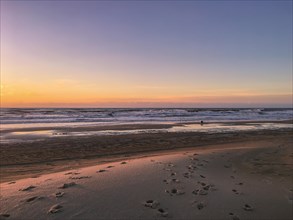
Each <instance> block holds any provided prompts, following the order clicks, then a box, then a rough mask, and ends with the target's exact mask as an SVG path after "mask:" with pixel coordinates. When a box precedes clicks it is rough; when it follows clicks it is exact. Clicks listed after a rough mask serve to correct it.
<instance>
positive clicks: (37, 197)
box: [25, 196, 45, 202]
mask: <svg viewBox="0 0 293 220" xmlns="http://www.w3.org/2000/svg"><path fill="white" fill-rule="evenodd" d="M44 198H45V197H43V196H33V197H30V198H28V199H26V200H25V201H26V202H32V201H35V200H41V199H44Z"/></svg>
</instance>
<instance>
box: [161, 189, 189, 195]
mask: <svg viewBox="0 0 293 220" xmlns="http://www.w3.org/2000/svg"><path fill="white" fill-rule="evenodd" d="M165 192H166V193H168V194H169V195H171V196H172V195H183V194H185V192H184V191H183V190H180V189H175V188H174V189H171V190H168V189H166V190H165Z"/></svg>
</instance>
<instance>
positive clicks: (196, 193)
mask: <svg viewBox="0 0 293 220" xmlns="http://www.w3.org/2000/svg"><path fill="white" fill-rule="evenodd" d="M192 193H193V194H194V195H201V196H205V195H207V194H208V192H207V190H203V189H196V190H193V191H192Z"/></svg>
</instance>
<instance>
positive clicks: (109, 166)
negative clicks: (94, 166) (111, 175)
mask: <svg viewBox="0 0 293 220" xmlns="http://www.w3.org/2000/svg"><path fill="white" fill-rule="evenodd" d="M113 167H115V166H107V168H108V169H110V168H113Z"/></svg>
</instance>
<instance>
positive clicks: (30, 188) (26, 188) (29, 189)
mask: <svg viewBox="0 0 293 220" xmlns="http://www.w3.org/2000/svg"><path fill="white" fill-rule="evenodd" d="M34 188H36V186H32V185H30V186H28V187H25V188H22V189H20V190H19V191H31V190H32V189H34Z"/></svg>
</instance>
